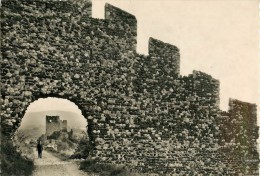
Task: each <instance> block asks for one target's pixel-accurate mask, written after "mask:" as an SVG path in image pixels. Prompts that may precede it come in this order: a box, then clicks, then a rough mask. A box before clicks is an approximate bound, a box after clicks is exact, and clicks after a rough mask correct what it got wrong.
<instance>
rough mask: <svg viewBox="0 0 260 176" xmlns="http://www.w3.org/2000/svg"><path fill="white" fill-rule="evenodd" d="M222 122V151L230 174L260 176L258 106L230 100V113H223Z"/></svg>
mask: <svg viewBox="0 0 260 176" xmlns="http://www.w3.org/2000/svg"><path fill="white" fill-rule="evenodd" d="M221 121H222V123H221V124H222V125H221V126H220V127H221V131H222V140H223V141H222V142H223V144H222V146H223V148H222V150H223V153H226V156H225V162H226V163H227V165H228V166H229V167H228V168H229V173H234V174H235V175H238V174H239V173H243V175H259V154H258V152H257V147H256V146H257V139H258V137H259V136H258V130H259V127H258V126H257V109H256V105H255V104H250V103H246V102H242V101H239V100H235V99H230V101H229V111H228V112H222V120H221Z"/></svg>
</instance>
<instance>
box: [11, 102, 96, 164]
mask: <svg viewBox="0 0 260 176" xmlns="http://www.w3.org/2000/svg"><path fill="white" fill-rule="evenodd" d="M39 141H41V143H42V146H43V152H42V154H43V157H44V152H46V153H47V152H48V153H52V154H55V155H56V156H58V157H62V158H86V157H87V156H88V155H89V152H90V148H91V147H90V142H89V135H88V122H87V119H86V118H85V117H84V116H83V113H82V111H81V110H80V108H79V107H78V106H77V105H76V104H75V103H74V102H72V101H70V100H68V99H64V98H56V97H44V98H39V99H37V100H36V101H33V102H31V103H30V104H29V106H28V107H27V109H26V111H25V113H24V116H23V118H22V121H21V124H20V126H19V128H18V129H17V130H16V131H15V133H14V136H13V144H14V145H15V146H16V148H17V150H18V152H20V153H21V155H22V156H23V157H25V158H28V159H32V160H34V159H36V158H38V157H39V156H38V154H37V144H38V143H39Z"/></svg>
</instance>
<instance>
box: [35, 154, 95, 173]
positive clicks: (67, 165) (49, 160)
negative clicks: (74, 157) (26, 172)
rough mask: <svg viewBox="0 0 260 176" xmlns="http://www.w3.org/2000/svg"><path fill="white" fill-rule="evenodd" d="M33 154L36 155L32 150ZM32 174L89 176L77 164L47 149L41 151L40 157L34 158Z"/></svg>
mask: <svg viewBox="0 0 260 176" xmlns="http://www.w3.org/2000/svg"><path fill="white" fill-rule="evenodd" d="M34 156H36V157H37V156H38V154H37V152H36V151H34ZM34 164H35V167H36V168H35V170H34V172H33V176H90V175H88V174H87V173H85V172H83V171H81V170H79V169H78V168H79V165H78V164H77V163H75V162H73V161H62V160H60V159H59V158H57V157H55V156H54V155H53V154H51V153H50V152H48V151H43V154H42V158H41V159H38V158H36V159H35V160H34Z"/></svg>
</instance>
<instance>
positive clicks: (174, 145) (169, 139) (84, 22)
mask: <svg viewBox="0 0 260 176" xmlns="http://www.w3.org/2000/svg"><path fill="white" fill-rule="evenodd" d="M2 5H3V8H2V9H3V13H2V16H3V20H2V21H1V24H2V35H3V39H2V47H1V52H2V54H3V59H2V62H1V67H2V68H3V69H2V70H1V77H2V87H1V94H2V99H1V101H2V103H1V105H2V109H1V110H2V111H1V117H2V121H1V125H2V132H3V134H4V135H6V136H9V137H10V138H11V137H12V135H13V133H14V131H15V130H16V129H17V128H18V127H19V125H20V123H21V120H22V117H23V115H24V113H25V111H26V108H27V107H28V106H29V104H30V103H31V102H33V101H35V100H37V99H38V98H44V97H49V96H52V97H60V98H65V99H68V100H70V101H72V102H74V103H75V104H76V105H77V106H78V107H79V108H80V109H81V111H82V114H83V116H84V117H86V118H87V120H88V129H87V130H88V134H89V138H90V142H91V144H92V145H93V146H94V150H93V151H92V152H91V153H90V155H91V157H92V159H95V160H98V161H99V162H105V163H114V164H125V165H130V166H132V167H135V168H137V169H139V170H141V171H143V172H153V173H158V174H167V173H172V174H173V173H175V174H179V175H188V174H190V175H196V174H203V175H210V174H213V175H223V174H226V173H227V172H228V169H229V168H228V167H232V168H233V167H235V166H230V165H228V164H226V162H225V158H224V156H223V154H222V151H221V150H220V149H221V144H222V143H221V139H222V138H221V137H222V131H221V130H220V126H221V125H220V124H221V122H222V121H221V120H222V116H221V111H220V110H219V82H218V81H217V80H215V79H214V78H212V77H211V76H210V75H207V74H205V73H202V72H199V71H194V72H193V73H192V74H190V75H188V76H181V75H180V54H179V49H178V48H177V47H175V46H173V45H170V44H166V43H164V42H161V41H159V40H156V39H153V38H151V39H150V40H149V55H148V56H144V55H140V54H137V53H136V35H137V32H136V28H137V26H136V24H137V21H136V18H135V17H134V16H133V15H131V14H128V13H127V12H125V11H122V10H120V9H118V8H116V7H113V6H111V5H109V4H106V6H105V19H94V18H91V15H90V14H91V2H89V1H82V2H81V1H77V3H74V2H73V3H72V2H71V1H69V0H68V1H61V2H60V1H50V0H38V1H18V0H10V1H6V0H4V1H3V2H2Z"/></svg>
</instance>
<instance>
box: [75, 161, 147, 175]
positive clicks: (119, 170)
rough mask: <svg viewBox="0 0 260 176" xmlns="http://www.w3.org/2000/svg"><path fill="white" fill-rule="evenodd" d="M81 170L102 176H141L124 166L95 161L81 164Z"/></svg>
mask: <svg viewBox="0 0 260 176" xmlns="http://www.w3.org/2000/svg"><path fill="white" fill-rule="evenodd" d="M80 170H83V171H85V172H88V173H95V174H98V175H100V176H141V175H142V174H140V173H138V172H136V171H130V170H129V169H127V168H126V167H124V166H117V165H113V164H102V163H97V162H96V161H93V160H85V161H82V162H81V163H80Z"/></svg>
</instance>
